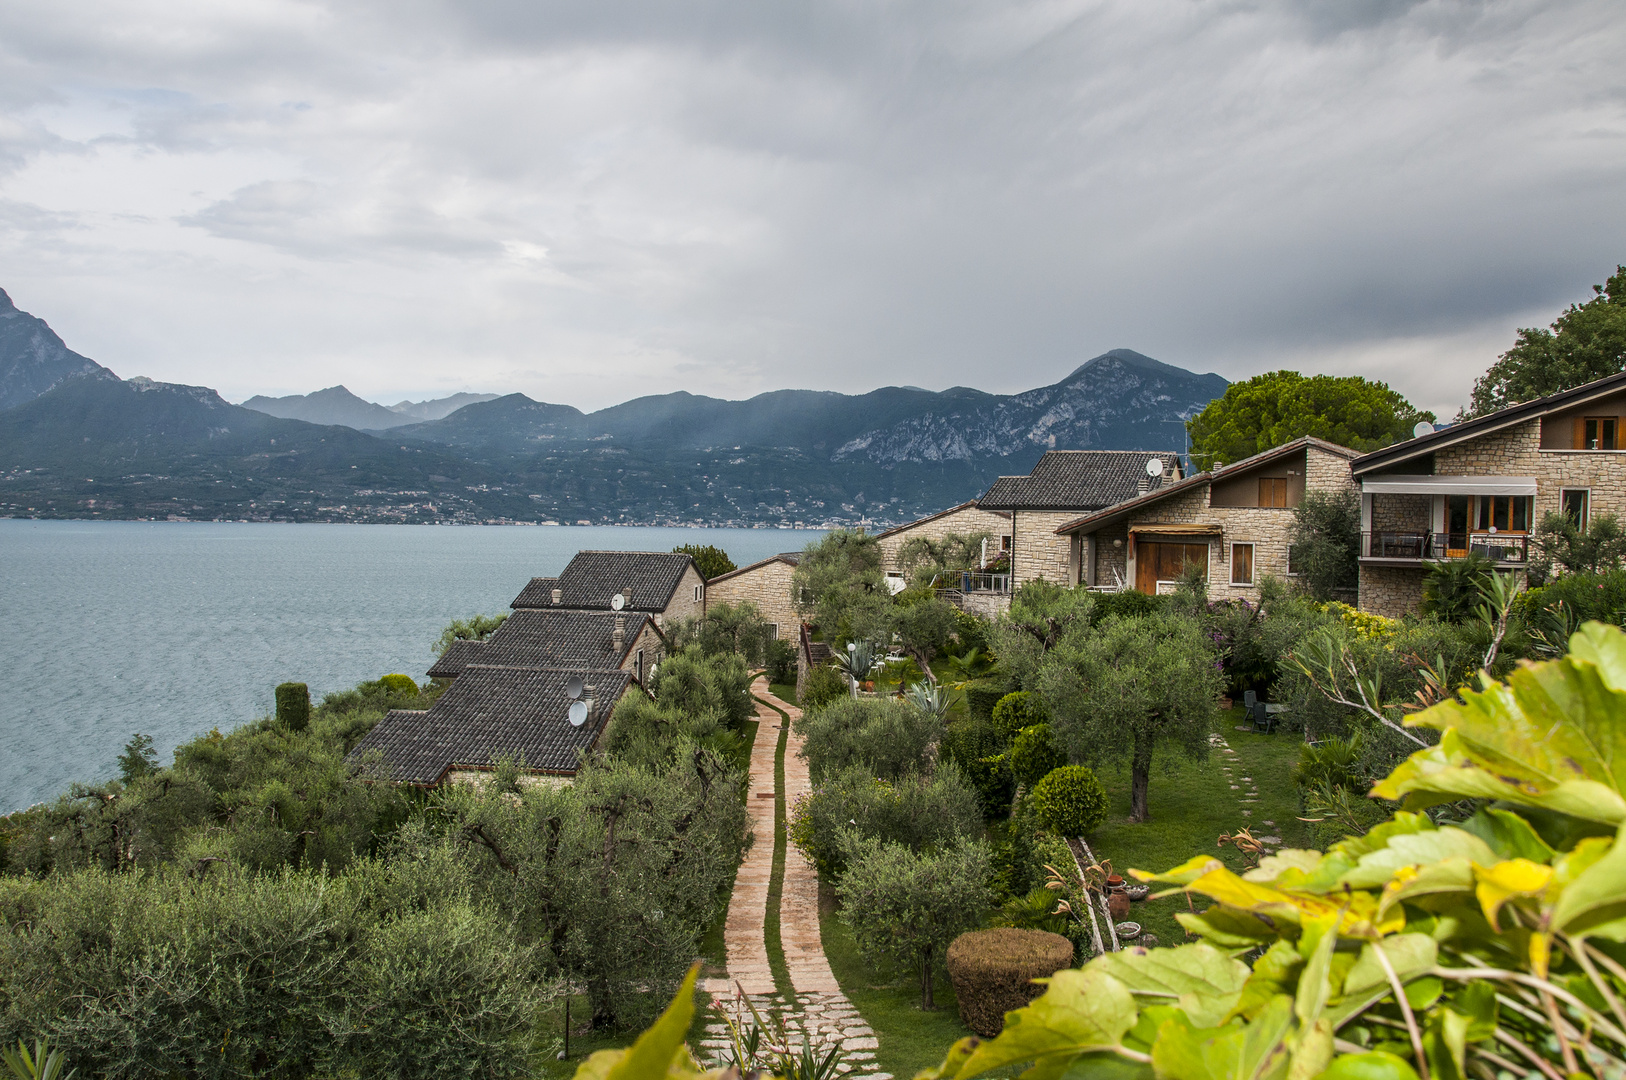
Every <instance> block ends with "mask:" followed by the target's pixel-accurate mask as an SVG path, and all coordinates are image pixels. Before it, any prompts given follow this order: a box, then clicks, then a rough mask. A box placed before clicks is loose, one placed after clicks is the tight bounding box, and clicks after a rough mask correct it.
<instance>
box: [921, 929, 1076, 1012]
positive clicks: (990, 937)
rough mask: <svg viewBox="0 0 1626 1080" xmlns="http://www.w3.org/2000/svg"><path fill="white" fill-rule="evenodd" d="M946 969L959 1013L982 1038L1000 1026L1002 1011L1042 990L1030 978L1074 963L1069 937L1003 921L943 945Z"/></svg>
mask: <svg viewBox="0 0 1626 1080" xmlns="http://www.w3.org/2000/svg"><path fill="white" fill-rule="evenodd" d="M947 959H948V973H949V978H950V979H951V980H953V982H954V996H955V997H956V998H958V999H959V1003H960V1019H961V1020H963V1021H965V1026H966V1027H968V1028H970V1029H971V1030H972V1031H975V1032H976V1033H977V1034H978V1035H981V1036H982V1037H983V1038H985V1039H992V1038H993V1037H994V1036H996V1035H998V1034H999V1033H1000V1032H1001V1031H1003V1030H1004V1029H1005V1014H1006V1013H1008V1012H1010V1011H1011V1010H1012V1009H1020V1008H1023V1007H1024V1006H1026V1005H1027V1004H1028V1003H1029V1002H1031V1001H1032V1000H1033V999H1034V998H1036V997H1038V996H1039V995H1040V994H1042V993H1044V991H1045V988H1044V987H1043V986H1041V985H1038V984H1036V983H1034V982H1033V980H1034V979H1046V978H1049V977H1050V976H1052V975H1054V974H1055V973H1056V972H1058V971H1061V970H1062V969H1063V968H1069V967H1072V966H1073V943H1072V942H1071V941H1068V940H1067V939H1066V938H1064V937H1062V936H1061V935H1060V934H1052V933H1050V932H1049V931H1046V930H1019V929H1017V928H1016V927H1014V926H1002V927H997V928H995V929H993V930H973V931H971V932H970V933H968V934H961V935H960V936H959V937H957V938H955V939H954V941H953V943H952V944H950V945H949V947H948V958H947Z"/></svg>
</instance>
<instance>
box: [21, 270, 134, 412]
mask: <svg viewBox="0 0 1626 1080" xmlns="http://www.w3.org/2000/svg"><path fill="white" fill-rule="evenodd" d="M79 375H90V376H96V377H98V378H116V376H115V375H114V374H113V373H112V372H111V371H108V370H107V369H106V368H104V367H102V365H100V364H98V363H97V362H96V361H94V360H92V359H90V358H89V357H85V356H80V355H79V354H78V353H76V352H74V351H73V350H72V349H70V348H68V347H67V346H66V345H64V344H63V343H62V339H61V338H59V337H57V335H56V332H55V331H54V330H52V329H51V328H50V327H49V326H47V325H46V323H45V320H44V319H37V318H35V317H34V316H32V315H30V314H29V313H28V312H26V311H23V310H22V309H20V308H19V307H18V306H17V305H16V304H15V303H13V302H12V299H11V297H10V296H9V295H7V294H6V291H5V290H4V289H0V410H4V409H11V408H15V407H16V406H18V405H22V404H24V403H25V402H29V401H32V400H34V399H35V398H37V397H39V396H40V395H41V394H43V393H45V392H46V391H47V390H49V389H51V388H52V387H53V386H56V385H57V384H59V383H61V382H62V381H63V380H64V379H70V378H73V377H74V376H79Z"/></svg>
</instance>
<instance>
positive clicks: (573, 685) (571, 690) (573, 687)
mask: <svg viewBox="0 0 1626 1080" xmlns="http://www.w3.org/2000/svg"><path fill="white" fill-rule="evenodd" d="M565 695H566V696H567V697H569V698H570V699H571V700H572V701H574V700H576V699H577V698H579V697H581V696H582V677H581V676H580V675H572V676H571V677H570V678H569V680H568V681H566V683H565Z"/></svg>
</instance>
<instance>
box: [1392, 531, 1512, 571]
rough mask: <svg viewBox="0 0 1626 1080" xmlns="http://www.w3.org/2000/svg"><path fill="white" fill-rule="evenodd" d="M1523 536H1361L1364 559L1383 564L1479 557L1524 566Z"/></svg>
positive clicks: (1429, 534)
mask: <svg viewBox="0 0 1626 1080" xmlns="http://www.w3.org/2000/svg"><path fill="white" fill-rule="evenodd" d="M1529 542H1530V538H1529V537H1528V536H1526V535H1525V534H1524V533H1508V532H1482V531H1477V530H1476V531H1473V532H1467V533H1430V532H1404V531H1388V530H1380V531H1373V532H1365V533H1362V534H1361V558H1363V559H1371V560H1377V561H1382V562H1438V561H1441V560H1445V559H1466V558H1467V557H1468V556H1469V554H1474V555H1478V556H1479V557H1480V558H1482V559H1489V560H1490V561H1491V562H1494V563H1501V564H1504V565H1508V566H1522V565H1524V563H1525V561H1526V560H1527V559H1528V558H1529V554H1530V552H1529Z"/></svg>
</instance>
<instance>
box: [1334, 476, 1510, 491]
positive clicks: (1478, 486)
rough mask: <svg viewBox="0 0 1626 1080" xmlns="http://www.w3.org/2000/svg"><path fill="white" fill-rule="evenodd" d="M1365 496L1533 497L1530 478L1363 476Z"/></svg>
mask: <svg viewBox="0 0 1626 1080" xmlns="http://www.w3.org/2000/svg"><path fill="white" fill-rule="evenodd" d="M1361 492H1362V494H1365V495H1534V494H1535V493H1536V478H1535V477H1533V476H1363V477H1362V478H1361Z"/></svg>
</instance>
